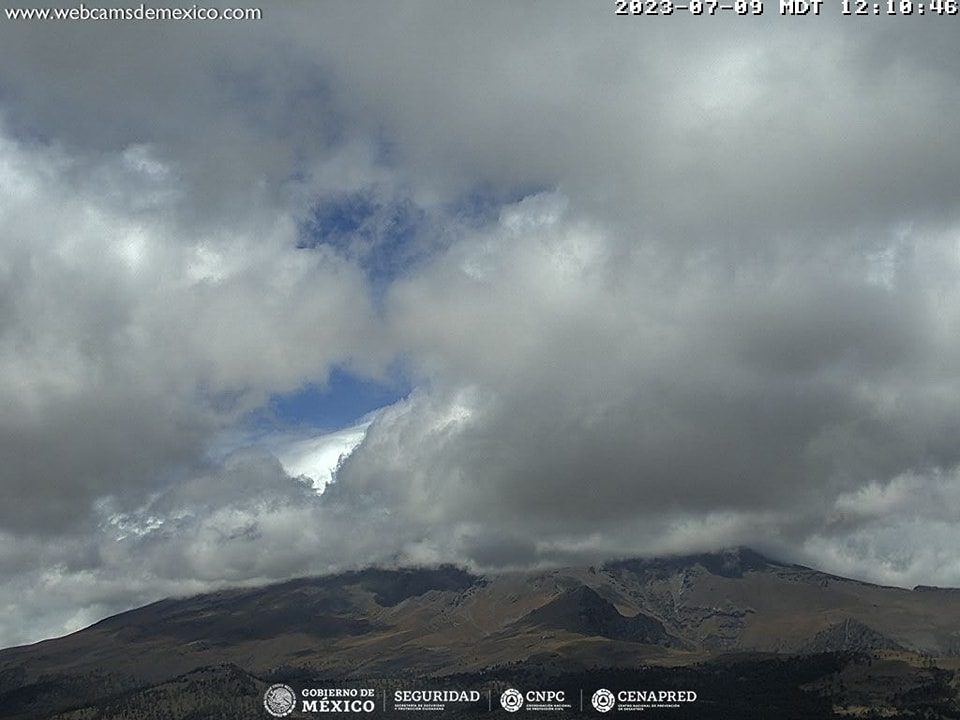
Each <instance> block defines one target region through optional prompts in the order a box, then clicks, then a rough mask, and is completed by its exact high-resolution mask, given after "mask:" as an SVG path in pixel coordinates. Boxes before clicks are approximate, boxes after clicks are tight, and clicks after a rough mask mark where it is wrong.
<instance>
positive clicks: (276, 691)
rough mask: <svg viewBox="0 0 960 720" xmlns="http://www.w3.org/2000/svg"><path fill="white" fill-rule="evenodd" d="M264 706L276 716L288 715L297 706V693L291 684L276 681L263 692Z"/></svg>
mask: <svg viewBox="0 0 960 720" xmlns="http://www.w3.org/2000/svg"><path fill="white" fill-rule="evenodd" d="M263 707H264V709H265V710H266V711H267V712H268V713H270V714H271V715H273V716H274V717H286V716H287V715H289V714H290V713H292V712H293V710H294V708H296V707H297V694H296V693H295V692H294V691H293V688H292V687H290V686H289V685H284V684H283V683H276V684H274V685H271V686H270V687H268V688H267V691H266V692H265V693H264V694H263Z"/></svg>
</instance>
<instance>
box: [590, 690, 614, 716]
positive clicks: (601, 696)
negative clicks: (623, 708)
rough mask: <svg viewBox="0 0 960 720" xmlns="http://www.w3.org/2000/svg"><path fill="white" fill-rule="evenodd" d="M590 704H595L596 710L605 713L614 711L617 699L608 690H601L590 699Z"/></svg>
mask: <svg viewBox="0 0 960 720" xmlns="http://www.w3.org/2000/svg"><path fill="white" fill-rule="evenodd" d="M590 702H591V703H592V704H593V708H594V710H597V711H598V712H602V713H605V712H609V711H611V710H613V706H614V705H616V704H617V699H616V698H615V697H614V696H613V693H612V692H610V691H609V690H607V689H606V688H600V689H599V690H597V691H596V692H595V693H594V694H593V697H592V698H590Z"/></svg>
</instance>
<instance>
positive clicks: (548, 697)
mask: <svg viewBox="0 0 960 720" xmlns="http://www.w3.org/2000/svg"><path fill="white" fill-rule="evenodd" d="M565 702H566V696H565V693H564V691H563V690H527V692H525V693H521V692H520V691H519V690H517V689H516V688H509V689H508V690H505V691H504V692H503V694H502V695H501V696H500V706H501V707H502V708H503V709H504V710H506V711H507V712H517V711H518V710H520V709H521V708H522V707H523V706H524V704H526V706H527V709H528V710H548V709H557V708H558V707H560V706H563V705H564V703H565Z"/></svg>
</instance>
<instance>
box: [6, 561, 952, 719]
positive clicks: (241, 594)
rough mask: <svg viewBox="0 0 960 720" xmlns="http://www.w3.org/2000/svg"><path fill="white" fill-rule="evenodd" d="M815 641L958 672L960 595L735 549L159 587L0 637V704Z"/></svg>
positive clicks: (691, 657) (539, 668) (689, 661)
mask: <svg viewBox="0 0 960 720" xmlns="http://www.w3.org/2000/svg"><path fill="white" fill-rule="evenodd" d="M822 653H832V654H838V653H839V654H846V655H843V656H844V657H847V656H848V655H857V656H870V657H873V658H879V659H885V660H884V661H885V662H888V663H891V662H892V663H893V665H894V666H897V663H900V665H899V666H897V667H900V668H901V670H902V671H903V673H905V674H906V675H909V674H910V673H918V672H920V670H919V669H918V668H920V667H921V666H923V663H928V664H931V663H933V662H934V659H936V663H938V664H939V665H940V666H942V667H944V668H953V669H956V668H957V667H960V593H958V592H956V591H953V590H940V589H934V588H917V589H914V590H905V589H899V588H890V587H882V586H878V585H871V584H867V583H863V582H858V581H854V580H849V579H845V578H841V577H837V576H833V575H829V574H826V573H823V572H820V571H817V570H813V569H810V568H806V567H803V566H799V565H791V564H786V563H781V562H777V561H775V560H771V559H768V558H766V557H763V556H762V555H759V554H758V553H755V552H753V551H751V550H749V549H746V548H737V549H733V550H728V551H724V552H720V553H711V554H701V555H691V556H678V557H670V558H663V559H647V560H623V561H617V562H610V563H606V564H604V565H601V566H596V567H573V568H564V569H559V570H553V571H549V572H539V573H508V574H501V575H490V576H475V575H471V574H470V573H467V572H465V571H463V570H460V569H457V568H454V567H449V566H446V567H439V568H434V569H401V570H378V569H370V570H365V571H360V572H352V573H345V574H341V575H336V576H329V577H319V578H304V579H300V580H294V581H289V582H286V583H282V584H278V585H272V586H268V587H264V588H258V589H244V590H231V591H223V592H218V593H214V594H210V595H201V596H197V597H192V598H187V599H179V600H164V601H161V602H158V603H153V604H151V605H148V606H145V607H143V608H139V609H137V610H133V611H130V612H126V613H122V614H120V615H117V616H114V617H111V618H108V619H106V620H103V621H101V622H99V623H97V624H95V625H93V626H91V627H89V628H87V629H85V630H83V631H81V632H78V633H75V634H72V635H69V636H66V637H63V638H59V639H55V640H49V641H45V642H41V643H38V644H36V645H30V646H25V647H19V648H11V649H7V650H4V651H2V652H0V717H9V718H27V717H42V716H44V713H47V714H48V715H51V716H52V715H53V714H54V711H55V710H57V709H62V708H64V707H77V708H81V707H83V706H84V705H91V706H99V705H103V704H104V703H109V702H111V698H115V697H116V696H123V697H130V696H131V695H130V694H131V693H134V694H135V693H136V692H145V688H150V687H162V686H164V684H165V683H170V682H174V681H175V679H176V678H178V677H181V676H187V675H188V674H190V673H194V672H197V671H201V670H202V669H204V668H207V670H203V672H207V673H212V674H213V676H215V677H217V678H221V679H222V674H223V673H224V672H227V673H228V675H229V674H230V673H239V675H238V676H237V677H238V678H241V679H242V678H246V680H244V681H243V682H247V683H253V685H251V686H250V687H254V686H256V688H259V689H260V690H262V687H263V684H264V682H265V680H264V679H266V678H270V679H272V680H277V681H285V680H284V678H286V680H287V681H290V682H293V681H294V680H297V681H301V680H302V681H304V682H306V683H310V682H313V683H317V682H320V681H323V682H326V683H327V684H329V683H331V682H333V683H344V682H354V681H359V680H370V679H378V680H388V679H393V680H397V679H399V680H403V679H407V680H408V681H414V682H417V683H421V684H422V683H423V682H425V681H426V680H425V679H426V678H443V677H449V676H454V675H462V676H471V677H473V676H476V677H477V678H480V677H482V673H484V672H491V671H496V670H498V669H499V670H502V671H503V672H505V673H507V677H508V678H509V672H513V673H514V676H515V677H517V676H518V673H520V672H521V671H522V672H526V673H530V672H545V671H551V672H561V671H563V672H575V671H586V670H588V669H596V668H608V669H611V670H612V669H618V668H621V669H622V668H640V667H643V666H651V665H653V666H657V665H663V666H669V667H674V668H676V667H680V666H696V667H702V665H701V664H702V663H709V662H712V661H717V660H718V659H721V658H725V657H738V656H739V657H745V656H755V657H758V658H765V657H767V656H768V655H769V654H776V655H777V656H781V657H783V656H795V655H800V656H812V655H815V654H822ZM223 666H229V667H232V668H235V670H229V671H225V670H223V669H222V668H223ZM931 666H932V665H931ZM217 668H221V669H217ZM511 668H512V670H511ZM943 672H945V673H947V674H948V675H949V677H951V678H953V677H954V675H952V674H951V673H952V672H953V670H943ZM194 679H195V678H194ZM515 681H516V680H515ZM176 682H181V681H176ZM238 682H239V681H238ZM804 682H808V681H804ZM950 682H953V681H952V680H951V681H950ZM258 683H259V684H258ZM865 684H866V683H865V681H861V685H865ZM948 685H949V682H948ZM954 685H956V683H954ZM224 692H225V691H224ZM251 692H252V693H253V695H255V694H256V692H254V691H251ZM224 699H225V698H220V700H224ZM948 699H949V698H948ZM64 717H70V716H67V715H65V716H64Z"/></svg>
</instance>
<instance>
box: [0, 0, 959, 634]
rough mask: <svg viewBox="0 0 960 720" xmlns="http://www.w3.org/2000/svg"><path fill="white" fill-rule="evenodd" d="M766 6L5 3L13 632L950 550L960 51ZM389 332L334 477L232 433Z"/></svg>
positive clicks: (374, 351)
mask: <svg viewBox="0 0 960 720" xmlns="http://www.w3.org/2000/svg"><path fill="white" fill-rule="evenodd" d="M768 5H769V3H768ZM773 10H774V8H773V7H772V6H771V7H768V8H767V13H766V14H765V15H764V16H763V17H762V18H759V19H757V18H707V17H703V18H688V17H681V16H676V17H673V18H661V19H660V20H662V21H663V22H657V23H651V22H647V21H646V20H648V19H642V20H643V21H640V20H639V19H637V18H616V17H614V16H613V14H612V12H611V8H610V7H608V6H605V5H604V6H599V5H597V4H595V3H586V2H583V3H581V2H566V3H558V2H528V3H522V4H521V3H508V2H499V3H485V4H484V5H483V7H482V8H479V7H476V6H469V5H451V4H442V3H402V4H392V5H389V6H388V5H385V4H381V3H363V2H360V3H356V2H352V3H325V4H322V5H315V4H306V3H305V4H287V5H282V6H281V5H276V6H274V5H270V6H268V7H265V8H264V14H265V16H266V18H265V19H264V20H263V21H261V22H252V23H183V24H163V23H161V24H149V23H140V24H123V25H117V24H110V23H87V24H67V23H62V24H61V23H39V24H38V23H34V24H15V23H10V22H6V23H4V24H3V25H0V60H2V62H0V115H2V117H3V118H4V122H5V124H4V126H3V132H2V136H0V137H2V139H0V188H2V191H3V194H2V196H0V227H3V230H2V232H0V301H2V304H0V379H2V383H0V401H2V403H3V406H4V407H5V409H6V410H7V411H6V412H5V413H4V416H3V418H2V420H0V453H2V456H3V457H4V458H5V460H4V473H3V476H2V486H0V492H2V493H3V495H4V497H5V498H6V499H7V502H6V503H4V504H3V508H0V528H2V530H3V532H4V533H6V534H5V536H4V538H3V539H4V542H3V543H2V546H3V551H2V554H0V566H2V567H3V568H4V570H5V573H6V578H7V579H8V582H7V583H6V584H5V585H4V586H3V588H4V589H3V590H2V592H0V600H2V599H3V595H6V596H9V597H11V598H12V597H13V594H14V592H25V593H26V597H27V600H26V601H21V602H20V604H18V605H17V607H19V608H21V609H20V611H19V615H18V614H17V613H14V615H15V617H14V616H11V619H10V620H9V621H8V623H7V624H6V625H4V626H3V628H2V629H0V632H2V637H3V638H4V639H6V641H8V642H13V641H18V640H23V639H30V638H36V637H39V636H41V635H43V634H48V633H54V632H62V631H64V630H67V629H73V628H75V627H76V626H78V625H79V624H81V623H83V622H87V621H90V620H93V619H96V618H97V617H99V616H100V615H102V614H104V613H107V612H110V611H112V610H115V609H118V608H121V607H125V606H129V605H131V604H134V603H137V602H143V601H145V600H148V599H153V598H155V597H157V596H159V595H163V594H168V593H186V592H194V591H198V590H201V589H205V588H209V587H215V586H218V585H221V584H223V583H237V582H262V581H265V580H269V579H274V578H278V577H284V576H288V575H292V574H301V573H305V572H323V571H328V570H333V569H340V568H344V567H351V566H357V565H362V564H364V563H368V562H388V563H389V562H436V561H451V560H452V561H457V562H464V563H468V564H470V565H472V566H473V567H478V568H481V569H483V568H500V567H515V566H522V565H537V564H549V563H555V562H566V561H571V562H572V561H577V562H579V561H581V560H585V559H594V558H600V557H609V556H612V555H624V554H630V553H645V552H646V553H653V552H670V551H679V550H701V549H706V548H711V547H716V546H718V545H726V544H733V543H745V544H753V545H756V546H759V547H760V548H761V549H768V550H770V551H772V552H776V553H779V554H781V555H783V556H785V557H787V558H789V559H800V560H806V561H808V562H811V563H814V564H817V565H820V566H824V567H826V568H827V569H833V570H837V571H843V572H847V573H849V574H852V575H856V576H858V577H864V578H870V579H874V580H881V581H887V582H897V583H906V584H909V583H911V582H920V581H923V582H937V583H941V584H944V583H957V582H960V566H957V564H956V563H955V562H949V561H948V560H947V558H946V555H945V553H944V552H941V551H938V550H936V548H946V547H954V546H955V545H956V541H957V536H956V532H957V531H956V529H955V520H956V518H955V517H954V516H953V515H952V514H951V511H950V510H949V508H950V507H956V503H955V502H952V499H953V498H954V496H955V495H956V492H957V490H956V488H957V487H958V484H957V480H956V478H957V466H958V464H960V457H958V451H957V444H956V437H957V436H958V432H960V414H958V412H957V410H956V408H958V407H960V382H958V381H957V377H958V373H957V370H958V367H960V344H958V342H957V340H956V338H957V337H960V333H958V332H957V331H958V329H960V297H958V292H957V287H958V284H957V278H958V275H960V248H958V243H957V228H958V226H960V215H958V206H957V202H956V196H955V188H956V187H957V186H958V179H960V178H958V177H957V174H958V168H960V146H958V145H957V143H956V142H955V137H956V134H957V130H958V127H957V118H958V117H960V112H958V111H960V73H958V72H957V69H958V68H960V51H958V50H957V49H956V44H955V43H954V42H953V37H952V31H951V30H950V28H949V25H948V24H947V23H944V22H938V20H942V18H940V19H937V18H934V19H919V18H917V19H916V20H917V22H913V21H912V20H911V22H909V23H904V22H899V21H900V20H903V19H902V18H896V19H893V20H895V21H896V22H894V21H888V19H885V18H881V19H876V22H869V23H867V22H861V23H857V22H856V20H857V19H856V18H853V19H851V18H842V20H843V22H840V21H841V18H839V17H835V16H834V14H833V13H834V10H835V9H833V10H831V9H827V8H825V10H824V13H825V15H829V17H822V18H817V19H814V18H807V19H804V20H802V21H801V20H798V19H796V18H784V17H779V16H777V15H776V13H775V12H773ZM870 20H871V21H872V20H874V19H873V18H871V19H870ZM928 20H929V21H928ZM530 188H537V189H538V190H537V192H535V193H532V194H531V193H530V190H529V189H530ZM481 195H482V196H483V197H492V198H511V199H510V200H509V201H504V202H502V203H501V207H500V208H499V213H496V212H494V213H488V214H487V215H484V216H483V217H481V218H478V217H477V216H476V215H475V214H471V211H470V207H471V202H472V201H471V198H476V197H477V196H481ZM524 195H527V196H526V197H523V196H524ZM357 198H361V199H362V202H363V208H366V210H364V211H363V212H362V213H361V216H359V219H356V222H354V220H352V219H351V218H346V219H345V218H344V217H343V216H342V215H343V212H346V210H344V208H345V207H347V206H346V205H345V203H348V204H349V202H351V201H352V199H357ZM520 198H522V199H520ZM331 208H333V210H330V212H332V213H333V214H332V215H330V212H327V210H329V209H331ZM325 209H326V210H325ZM348 209H349V208H348ZM325 212H327V214H324V213H325ZM338 213H340V214H338ZM398 213H400V214H401V215H402V217H403V218H407V219H408V221H407V220H404V221H403V222H400V221H398V220H397V218H398V217H400V215H398ZM488 216H489V217H488ZM351 223H353V224H351ZM398 228H399V229H398ZM397 358H400V359H402V362H403V364H404V367H406V368H408V369H409V372H410V375H411V381H412V384H413V385H414V386H415V388H416V389H415V390H414V392H413V393H412V394H411V396H410V397H409V398H407V399H405V400H403V401H401V402H399V403H397V404H395V405H394V406H391V407H390V408H387V409H385V410H383V411H382V412H381V413H380V414H379V415H378V416H377V417H376V419H375V420H374V421H373V423H372V425H371V426H370V428H369V430H368V432H367V435H366V438H365V439H364V441H363V443H362V444H361V445H360V447H359V448H358V449H357V450H356V451H355V452H354V453H353V454H352V455H351V456H350V457H349V458H348V459H347V460H345V461H344V462H343V464H342V466H341V467H340V469H339V471H338V473H337V477H336V480H335V482H334V483H333V484H332V485H330V486H328V488H327V491H326V493H325V494H323V495H322V496H318V495H317V494H316V493H314V492H313V491H312V490H311V484H310V483H308V482H303V481H301V480H298V479H293V478H290V477H288V476H287V475H286V474H285V473H284V472H283V471H282V469H281V467H280V466H279V465H278V464H277V463H276V462H274V461H273V460H271V459H270V458H268V457H262V456H259V455H257V454H256V453H254V454H252V455H251V454H244V453H242V452H241V453H230V452H223V451H222V446H223V445H225V444H226V445H229V444H230V443H229V442H228V441H227V440H224V438H225V437H228V438H229V437H231V435H230V433H240V430H239V429H238V428H237V423H238V422H239V418H240V417H241V416H242V415H243V413H244V412H245V411H247V410H251V409H253V408H256V407H257V406H258V405H259V404H260V403H262V402H264V401H265V400H266V398H268V397H269V396H270V395H271V394H274V393H283V392H291V391H293V390H295V389H296V388H298V387H300V386H302V385H304V384H305V383H321V384H322V383H323V381H324V380H325V379H326V377H327V376H328V374H329V372H330V370H331V368H332V367H334V366H340V365H345V366H347V367H349V368H352V369H354V370H356V371H357V372H360V373H366V374H368V375H370V376H377V375H378V374H381V373H383V372H384V368H385V367H387V366H388V364H389V363H390V362H391V361H392V360H395V359H397ZM241 434H242V433H241ZM235 444H236V443H235ZM267 444H268V445H269V443H267ZM218 448H219V449H218ZM355 528H363V530H364V532H363V537H362V539H357V536H356V533H351V532H350V530H351V529H355ZM931 548H934V549H931ZM23 588H26V590H23ZM51 588H53V589H55V590H56V591H57V592H56V593H55V594H54V595H51V593H50V592H49V590H50V589H51ZM15 589H16V590H15ZM55 598H62V600H57V599H55ZM76 608H80V609H79V610H77V609H76Z"/></svg>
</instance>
